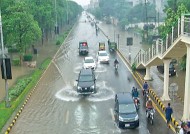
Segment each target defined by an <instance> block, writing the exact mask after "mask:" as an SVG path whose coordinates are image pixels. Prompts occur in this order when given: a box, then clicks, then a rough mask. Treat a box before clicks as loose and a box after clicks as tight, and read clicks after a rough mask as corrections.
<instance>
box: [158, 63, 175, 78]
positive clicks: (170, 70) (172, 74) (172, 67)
mask: <svg viewBox="0 0 190 134" xmlns="http://www.w3.org/2000/svg"><path fill="white" fill-rule="evenodd" d="M157 69H158V71H159V72H160V73H161V74H163V73H164V65H160V66H157ZM175 75H176V69H175V67H174V64H173V63H170V65H169V76H175Z"/></svg>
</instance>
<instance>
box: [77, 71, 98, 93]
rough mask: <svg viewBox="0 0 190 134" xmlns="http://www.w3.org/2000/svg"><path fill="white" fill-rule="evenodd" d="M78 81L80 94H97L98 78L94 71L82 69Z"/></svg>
mask: <svg viewBox="0 0 190 134" xmlns="http://www.w3.org/2000/svg"><path fill="white" fill-rule="evenodd" d="M76 81H77V93H78V94H83V95H90V94H93V93H96V78H95V73H94V71H93V70H92V69H90V68H88V69H85V68H83V69H81V70H80V73H79V75H78V79H77V80H76Z"/></svg>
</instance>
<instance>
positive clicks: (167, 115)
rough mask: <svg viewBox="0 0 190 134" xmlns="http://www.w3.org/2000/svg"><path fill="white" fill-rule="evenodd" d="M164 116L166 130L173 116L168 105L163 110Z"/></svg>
mask: <svg viewBox="0 0 190 134" xmlns="http://www.w3.org/2000/svg"><path fill="white" fill-rule="evenodd" d="M165 114H166V121H167V126H168V128H169V127H170V126H169V125H170V121H171V118H172V114H173V109H172V108H171V107H170V103H168V106H167V107H166V109H165Z"/></svg>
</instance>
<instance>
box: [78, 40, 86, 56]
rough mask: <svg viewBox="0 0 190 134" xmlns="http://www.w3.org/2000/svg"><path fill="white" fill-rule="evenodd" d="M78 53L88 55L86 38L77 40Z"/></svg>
mask: <svg viewBox="0 0 190 134" xmlns="http://www.w3.org/2000/svg"><path fill="white" fill-rule="evenodd" d="M78 49H79V55H88V43H87V41H86V40H83V41H80V42H79V48H78Z"/></svg>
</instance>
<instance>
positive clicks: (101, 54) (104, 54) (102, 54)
mask: <svg viewBox="0 0 190 134" xmlns="http://www.w3.org/2000/svg"><path fill="white" fill-rule="evenodd" d="M99 56H107V53H99Z"/></svg>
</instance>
